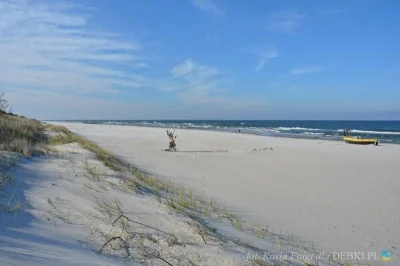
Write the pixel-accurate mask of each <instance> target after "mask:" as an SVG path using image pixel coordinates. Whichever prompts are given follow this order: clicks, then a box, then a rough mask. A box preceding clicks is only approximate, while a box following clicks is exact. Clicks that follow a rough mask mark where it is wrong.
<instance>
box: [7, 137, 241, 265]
mask: <svg viewBox="0 0 400 266" xmlns="http://www.w3.org/2000/svg"><path fill="white" fill-rule="evenodd" d="M57 149H58V150H59V151H61V152H60V153H58V156H54V155H50V156H42V157H40V158H38V157H36V158H32V159H19V160H17V162H18V166H17V168H15V169H14V170H13V171H10V176H11V177H12V181H11V182H9V184H8V185H7V186H6V187H2V189H3V190H0V265H1V266H3V265H4V266H11V265H12V266H20V265H27V266H42V265H51V266H76V265H82V266H83V265H85V266H92V265H104V266H106V265H107V266H116V265H136V264H137V262H132V260H128V261H127V262H128V264H126V263H125V261H124V259H123V258H121V257H118V256H106V255H109V254H108V253H107V252H105V254H98V253H97V251H98V250H100V248H101V246H102V245H103V244H104V243H105V242H106V240H108V239H110V238H111V237H113V236H124V235H123V234H122V233H120V228H121V227H120V226H118V223H117V226H116V227H112V222H113V221H114V220H115V219H116V218H117V217H118V216H119V214H116V215H113V217H111V218H108V217H105V216H104V215H103V214H102V213H101V212H99V210H98V209H97V208H96V206H97V205H96V202H103V201H104V200H107V201H108V202H110V203H113V202H114V199H116V200H118V201H119V202H120V208H121V211H122V212H123V214H124V215H126V216H127V217H129V219H131V220H132V221H136V222H139V223H141V224H137V223H133V222H128V225H129V226H130V228H129V230H130V231H131V232H135V233H142V234H144V235H145V236H146V237H147V238H150V237H151V238H152V239H153V240H155V241H156V242H155V243H153V242H152V241H147V242H146V241H145V242H144V245H146V246H148V247H151V248H153V249H154V250H157V251H159V252H160V254H161V256H162V258H164V259H166V260H167V261H170V262H172V264H173V265H192V264H190V263H189V261H191V262H193V263H195V265H238V264H237V263H233V261H237V262H245V259H244V258H245V256H246V255H245V254H246V249H244V248H242V247H240V246H237V245H233V244H232V243H228V242H225V243H221V241H219V240H218V239H215V238H213V237H208V236H205V239H207V245H205V244H204V242H203V240H202V237H201V236H200V234H199V233H198V227H197V226H195V224H194V222H193V220H191V219H189V218H188V217H186V216H183V215H178V214H177V213H176V212H173V211H171V210H170V209H169V208H168V207H167V205H165V204H160V203H159V202H158V201H157V200H156V198H155V196H151V195H149V194H146V193H137V192H134V191H126V190H124V189H123V188H124V187H123V185H122V183H123V182H122V180H123V179H121V178H122V177H121V175H122V174H121V173H115V172H113V171H111V170H110V169H108V168H106V167H105V166H104V165H103V164H102V163H101V162H99V161H98V160H96V159H95V156H94V154H92V153H91V152H89V151H87V150H84V149H82V148H81V147H80V146H79V145H78V144H76V143H72V144H66V145H62V146H58V147H57ZM86 160H87V162H88V165H89V166H90V167H92V168H94V169H96V172H97V173H99V174H100V175H99V179H96V180H93V179H92V178H90V176H89V175H88V172H87V171H86V170H85V166H84V165H85V162H86ZM18 202H22V203H23V206H22V208H21V209H19V211H16V212H13V213H9V212H7V211H5V209H6V208H7V207H12V206H14V205H15V204H16V203H18ZM143 225H148V226H151V227H153V228H149V227H146V226H143ZM227 226H229V224H226V226H225V227H227ZM170 234H171V235H173V236H175V237H176V242H174V238H173V237H171V235H170ZM124 237H126V236H124ZM170 241H172V242H170ZM133 243H135V241H134V240H132V241H130V242H129V245H131V247H132V248H131V250H132V252H135V253H133V255H135V256H137V254H138V253H139V248H138V247H136V246H133ZM171 243H172V244H171ZM111 254H114V252H112V253H111ZM115 254H116V255H119V254H118V252H116V253H115ZM139 261H140V260H139ZM143 262H146V264H144V265H166V263H164V262H163V261H161V260H159V259H156V258H152V257H150V258H147V259H146V260H143ZM132 263H133V264H132ZM241 265H243V264H241Z"/></svg>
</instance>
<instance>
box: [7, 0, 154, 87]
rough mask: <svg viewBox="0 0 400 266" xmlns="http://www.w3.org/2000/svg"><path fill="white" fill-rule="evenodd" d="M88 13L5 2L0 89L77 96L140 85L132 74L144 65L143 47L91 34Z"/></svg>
mask: <svg viewBox="0 0 400 266" xmlns="http://www.w3.org/2000/svg"><path fill="white" fill-rule="evenodd" d="M47 3H49V2H47ZM88 11H89V9H87V8H83V7H79V6H77V5H72V4H66V3H62V2H58V1H54V2H53V1H52V2H51V4H45V3H44V2H41V1H32V0H25V1H18V0H3V1H2V2H1V5H0V18H1V21H0V32H1V33H0V85H2V86H11V87H25V88H31V89H37V90H44V91H70V92H73V93H92V92H96V93H98V92H106V93H110V92H111V93H114V92H116V91H118V90H119V87H121V86H123V87H131V88H136V87H141V86H142V82H143V78H142V77H140V76H139V75H137V74H132V73H131V71H132V69H137V68H143V67H146V64H145V63H144V62H141V61H140V60H138V53H139V52H140V50H141V47H140V46H139V45H138V44H137V43H135V42H124V41H121V40H120V38H119V36H118V34H115V33H107V32H94V31H91V30H89V29H88V28H89V27H88V23H89V20H88V19H89V16H88V14H87V12H88ZM126 69H129V71H128V70H126Z"/></svg>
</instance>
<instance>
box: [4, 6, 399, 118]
mask: <svg viewBox="0 0 400 266" xmlns="http://www.w3.org/2000/svg"><path fill="white" fill-rule="evenodd" d="M399 13H400V1H397V0H385V1H372V0H362V1H361V0H359V1H358V0H353V1H311V0H310V1H300V0H296V1H294V0H293V1H285V0H281V1H265V0H249V1H243V0H231V1H227V0H225V1H221V0H168V1H161V0H142V1H122V0H112V1H111V0H83V1H64V2H62V1H58V0H46V1H45V0H43V1H40V0H35V1H33V0H31V1H30V0H0V18H1V20H0V91H4V92H5V93H6V96H7V97H8V99H9V100H10V102H11V105H12V106H13V110H14V111H15V112H17V113H20V114H22V115H26V116H29V117H35V118H38V119H400V86H399V85H400V78H399V77H400V45H399V44H400V34H399V28H398V25H400V16H398V14H399Z"/></svg>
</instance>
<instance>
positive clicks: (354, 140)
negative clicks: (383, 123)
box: [343, 136, 379, 145]
mask: <svg viewBox="0 0 400 266" xmlns="http://www.w3.org/2000/svg"><path fill="white" fill-rule="evenodd" d="M343 140H344V141H345V142H346V143H351V144H375V145H378V143H379V140H378V139H362V138H353V137H350V136H344V137H343Z"/></svg>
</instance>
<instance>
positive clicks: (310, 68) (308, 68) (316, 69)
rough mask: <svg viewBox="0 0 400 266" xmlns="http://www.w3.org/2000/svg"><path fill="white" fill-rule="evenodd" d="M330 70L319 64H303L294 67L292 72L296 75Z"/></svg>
mask: <svg viewBox="0 0 400 266" xmlns="http://www.w3.org/2000/svg"><path fill="white" fill-rule="evenodd" d="M326 70H328V69H327V68H326V67H324V66H317V65H308V66H301V67H298V68H295V69H292V71H291V73H292V74H294V75H302V74H312V73H319V72H323V71H326Z"/></svg>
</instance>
